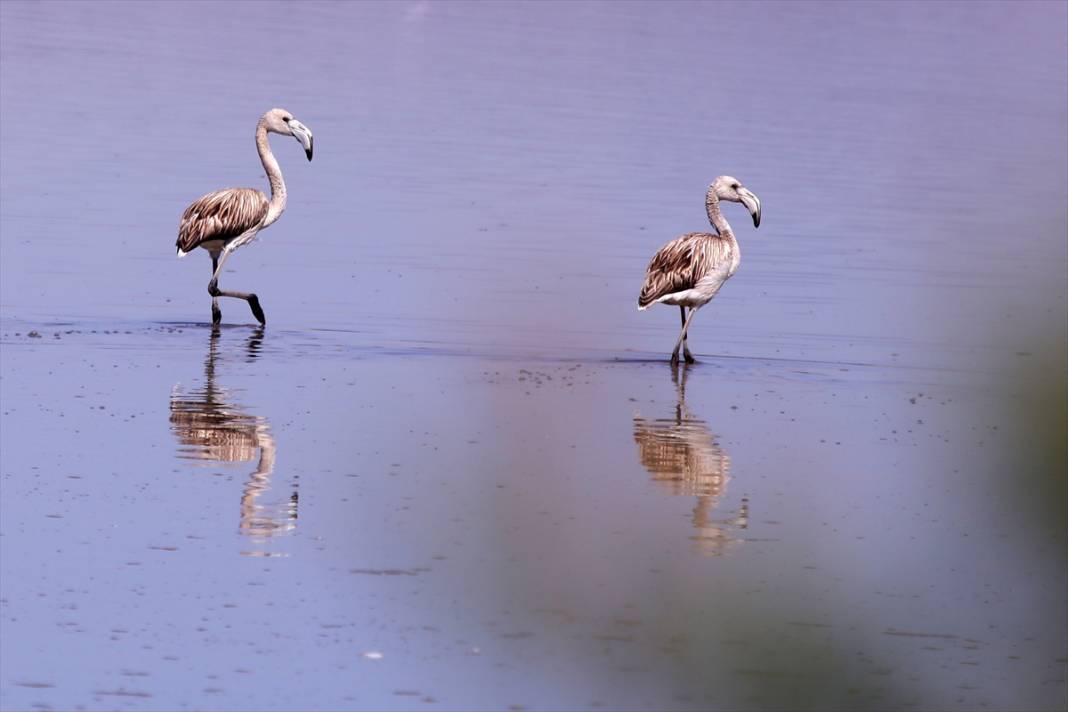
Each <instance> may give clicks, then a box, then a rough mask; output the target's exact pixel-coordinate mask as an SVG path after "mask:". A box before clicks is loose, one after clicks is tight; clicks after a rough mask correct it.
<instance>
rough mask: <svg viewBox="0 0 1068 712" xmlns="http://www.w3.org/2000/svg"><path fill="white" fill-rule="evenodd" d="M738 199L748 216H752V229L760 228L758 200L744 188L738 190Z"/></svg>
mask: <svg viewBox="0 0 1068 712" xmlns="http://www.w3.org/2000/svg"><path fill="white" fill-rule="evenodd" d="M738 197H739V198H740V199H741V202H742V205H744V206H745V208H746V210H748V211H749V214H750V215H752V216H753V227H760V198H758V197H756V196H755V195H753V193H751V192H750V191H749V190H748V189H746V188H739V189H738Z"/></svg>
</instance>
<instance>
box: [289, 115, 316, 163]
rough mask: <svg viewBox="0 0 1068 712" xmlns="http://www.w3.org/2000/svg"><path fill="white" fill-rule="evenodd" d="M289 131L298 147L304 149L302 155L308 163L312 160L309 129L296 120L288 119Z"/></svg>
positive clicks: (311, 141) (311, 140) (311, 143)
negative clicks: (298, 143) (306, 158)
mask: <svg viewBox="0 0 1068 712" xmlns="http://www.w3.org/2000/svg"><path fill="white" fill-rule="evenodd" d="M289 130H290V132H291V133H292V134H293V137H294V138H295V139H297V141H299V142H300V145H301V146H303V147H304V154H305V155H306V156H307V157H308V160H309V161H310V160H311V159H312V145H313V138H312V132H311V129H309V128H308V127H307V126H305V125H304V124H302V123H300V122H299V121H297V120H296V119H290V121H289Z"/></svg>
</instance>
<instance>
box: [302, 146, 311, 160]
mask: <svg viewBox="0 0 1068 712" xmlns="http://www.w3.org/2000/svg"><path fill="white" fill-rule="evenodd" d="M304 153H306V154H307V155H308V160H309V161H310V160H311V159H312V150H311V149H310V148H308V149H305V151H304Z"/></svg>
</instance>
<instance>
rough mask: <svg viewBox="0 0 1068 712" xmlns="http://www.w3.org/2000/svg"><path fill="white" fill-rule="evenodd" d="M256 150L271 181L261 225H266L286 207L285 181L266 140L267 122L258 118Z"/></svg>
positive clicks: (275, 218) (276, 217)
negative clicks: (265, 215)
mask: <svg viewBox="0 0 1068 712" xmlns="http://www.w3.org/2000/svg"><path fill="white" fill-rule="evenodd" d="M256 151H257V152H258V153H259V154H260V161H261V162H262V163H263V170H265V171H267V180H269V181H271V202H270V203H269V204H268V205H267V217H266V218H264V220H263V227H267V226H268V225H270V224H271V223H273V222H274V221H275V220H277V219H278V218H279V217H280V216H281V215H282V211H284V210H285V209H286V182H285V181H284V180H282V169H281V168H279V167H278V161H277V159H275V157H274V154H273V153H271V144H270V143H269V142H268V141H267V123H266V122H265V121H264V120H263V119H260V122H259V123H258V124H257V125H256Z"/></svg>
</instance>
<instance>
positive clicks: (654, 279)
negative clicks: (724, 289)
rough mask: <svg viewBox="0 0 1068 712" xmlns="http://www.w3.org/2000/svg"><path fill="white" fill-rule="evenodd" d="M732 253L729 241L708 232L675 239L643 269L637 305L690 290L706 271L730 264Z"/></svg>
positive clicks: (648, 303)
mask: <svg viewBox="0 0 1068 712" xmlns="http://www.w3.org/2000/svg"><path fill="white" fill-rule="evenodd" d="M732 251H733V247H732V245H731V242H730V240H729V239H727V238H725V237H722V236H720V235H713V234H711V233H707V232H691V233H687V234H685V235H683V236H681V237H677V238H675V239H674V240H672V241H671V242H669V243H668V244H666V245H664V246H663V247H661V248H660V250H659V251H658V252H657V253H656V254H655V255H653V259H652V261H651V262H650V263H649V267H648V268H647V269H646V270H645V283H644V284H642V291H641V293H640V294H639V295H638V306H639V307H647V306H649V305H650V304H652V303H653V302H655V301H656V300H657V299H659V298H660V297H663V296H664V295H665V294H673V293H675V292H681V291H683V290H686V289H693V288H694V287H696V286H697V283H698V282H699V281H701V278H702V277H704V276H705V275H707V274H708V273H709V272H711V271H712V270H714V269H717V268H718V267H720V266H721V265H725V264H729V263H730V261H731V252H732Z"/></svg>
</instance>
